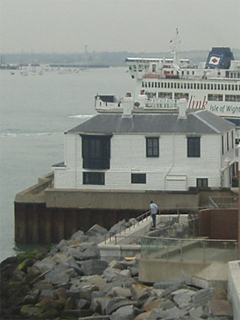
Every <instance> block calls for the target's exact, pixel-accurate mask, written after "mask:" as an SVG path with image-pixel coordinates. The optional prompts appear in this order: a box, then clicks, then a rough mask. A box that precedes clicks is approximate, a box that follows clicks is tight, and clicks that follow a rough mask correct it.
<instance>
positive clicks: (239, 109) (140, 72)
mask: <svg viewBox="0 0 240 320" xmlns="http://www.w3.org/2000/svg"><path fill="white" fill-rule="evenodd" d="M126 64H127V65H128V71H129V74H130V76H131V78H133V79H134V80H135V81H136V90H135V97H134V100H135V103H134V106H135V107H134V110H133V112H164V111H169V110H174V109H177V108H178V102H179V99H180V98H182V97H185V98H186V100H187V108H188V110H189V111H191V110H195V109H207V110H209V111H211V112H213V113H215V114H217V115H219V116H221V117H224V118H226V119H228V120H230V121H232V122H233V123H235V125H236V129H237V130H236V140H237V142H239V140H240V60H235V59H234V56H233V53H232V51H231V50H230V48H228V47H214V48H212V50H211V51H210V52H209V55H208V57H207V60H206V62H203V63H199V64H192V63H191V61H190V60H189V59H179V58H178V53H177V51H174V52H173V58H139V57H135V58H134V57H133V58H131V57H129V58H127V59H126ZM95 106H96V109H97V110H98V111H99V112H104V111H109V110H111V111H113V112H119V111H121V99H120V100H117V99H116V98H115V97H114V96H99V95H98V96H96V100H95Z"/></svg>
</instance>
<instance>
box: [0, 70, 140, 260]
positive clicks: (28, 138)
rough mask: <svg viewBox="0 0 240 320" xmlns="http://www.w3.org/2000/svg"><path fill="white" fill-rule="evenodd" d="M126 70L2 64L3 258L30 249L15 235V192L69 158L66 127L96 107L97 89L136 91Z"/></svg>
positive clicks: (0, 173) (0, 181) (0, 196)
mask: <svg viewBox="0 0 240 320" xmlns="http://www.w3.org/2000/svg"><path fill="white" fill-rule="evenodd" d="M126 70H127V68H124V67H121V68H120V67H119V68H107V69H88V70H85V71H81V72H80V73H79V74H77V73H65V74H59V73H58V72H57V71H56V70H55V71H51V72H50V71H48V72H44V74H43V75H39V74H38V72H37V73H36V75H32V74H31V73H29V74H28V76H21V75H20V71H16V72H15V74H14V75H11V73H10V71H9V70H0V139H1V140H0V156H1V158H0V241H1V242H0V246H1V247H0V261H2V260H4V259H5V258H7V257H9V256H12V255H15V254H16V253H17V252H20V251H25V250H27V249H28V246H21V245H17V244H16V243H15V241H14V198H15V195H16V194H17V193H18V192H20V191H22V190H24V189H26V188H28V187H30V186H32V185H34V184H35V183H37V179H38V178H39V177H40V176H42V175H44V174H46V173H48V172H50V171H51V165H52V164H55V163H58V162H61V161H63V154H64V153H63V152H64V150H63V143H64V139H63V137H64V134H63V133H64V131H66V130H68V129H70V128H72V127H75V126H77V125H78V124H79V123H80V122H82V121H83V120H84V119H86V118H88V115H92V114H94V113H96V112H95V110H94V96H95V95H96V94H97V93H100V94H116V95H117V96H119V97H121V96H123V95H124V94H125V93H126V92H127V91H130V92H132V93H134V81H133V80H131V79H130V77H129V75H128V73H127V72H126Z"/></svg>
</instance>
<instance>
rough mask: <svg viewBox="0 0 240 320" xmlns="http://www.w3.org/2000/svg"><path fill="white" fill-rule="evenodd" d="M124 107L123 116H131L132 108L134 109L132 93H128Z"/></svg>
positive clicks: (123, 102)
mask: <svg viewBox="0 0 240 320" xmlns="http://www.w3.org/2000/svg"><path fill="white" fill-rule="evenodd" d="M122 108H123V115H122V117H123V118H131V117H132V110H133V98H132V96H131V93H127V94H126V96H125V97H124V98H123V100H122Z"/></svg>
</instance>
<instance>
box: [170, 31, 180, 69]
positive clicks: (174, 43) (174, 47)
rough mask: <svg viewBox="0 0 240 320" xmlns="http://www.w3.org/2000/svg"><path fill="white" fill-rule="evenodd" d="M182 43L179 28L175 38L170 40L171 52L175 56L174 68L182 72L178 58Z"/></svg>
mask: <svg viewBox="0 0 240 320" xmlns="http://www.w3.org/2000/svg"><path fill="white" fill-rule="evenodd" d="M180 43H181V40H180V37H179V32H178V28H176V33H175V37H174V38H173V39H171V40H170V49H169V52H170V53H172V54H173V67H174V68H175V69H176V70H177V71H178V72H180V71H181V69H180V67H179V58H178V47H179V44H180Z"/></svg>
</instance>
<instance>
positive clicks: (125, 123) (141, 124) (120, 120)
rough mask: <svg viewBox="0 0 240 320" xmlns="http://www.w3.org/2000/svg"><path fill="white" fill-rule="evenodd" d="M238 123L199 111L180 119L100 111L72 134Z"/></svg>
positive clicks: (207, 128) (214, 129) (205, 128)
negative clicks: (128, 115)
mask: <svg viewBox="0 0 240 320" xmlns="http://www.w3.org/2000/svg"><path fill="white" fill-rule="evenodd" d="M231 128H234V124H232V123H231V122H229V121H227V120H225V119H223V118H220V117H219V116H217V115H215V114H213V113H211V112H209V111H206V110H199V111H195V112H192V113H189V114H188V115H187V118H186V119H178V114H177V113H175V114H174V113H171V114H166V113H135V114H133V115H132V116H131V117H129V118H126V117H123V116H122V114H119V113H111V114H110V113H100V114H97V115H96V116H94V117H92V118H91V119H89V120H87V121H85V122H83V123H82V124H80V125H79V126H77V127H75V128H73V129H71V130H69V131H68V133H100V134H105V133H106V134H107V133H136V134H137V133H199V134H200V133H221V132H226V131H228V130H230V129H231Z"/></svg>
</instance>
